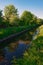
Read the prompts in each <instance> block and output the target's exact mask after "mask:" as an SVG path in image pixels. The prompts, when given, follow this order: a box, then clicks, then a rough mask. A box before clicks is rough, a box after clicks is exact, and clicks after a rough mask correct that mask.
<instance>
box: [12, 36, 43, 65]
mask: <svg viewBox="0 0 43 65" xmlns="http://www.w3.org/2000/svg"><path fill="white" fill-rule="evenodd" d="M38 41H39V42H38ZM38 44H39V45H40V49H39V45H38ZM14 64H15V65H43V37H38V38H37V39H36V40H34V41H33V42H32V44H31V46H30V48H28V50H27V51H25V53H24V56H23V58H19V59H15V58H14V60H13V61H12V65H14Z"/></svg>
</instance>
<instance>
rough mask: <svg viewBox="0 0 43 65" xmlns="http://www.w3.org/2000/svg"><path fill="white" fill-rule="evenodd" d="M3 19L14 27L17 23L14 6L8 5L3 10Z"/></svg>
mask: <svg viewBox="0 0 43 65" xmlns="http://www.w3.org/2000/svg"><path fill="white" fill-rule="evenodd" d="M4 14H5V19H6V21H7V22H9V24H11V25H14V23H15V24H16V23H18V19H19V17H18V13H17V9H16V8H15V6H14V5H8V6H6V7H5V9H4Z"/></svg>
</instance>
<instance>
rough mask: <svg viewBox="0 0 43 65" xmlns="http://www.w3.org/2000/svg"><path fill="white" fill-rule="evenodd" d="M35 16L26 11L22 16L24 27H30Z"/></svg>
mask: <svg viewBox="0 0 43 65" xmlns="http://www.w3.org/2000/svg"><path fill="white" fill-rule="evenodd" d="M33 16H34V15H33V14H32V13H31V12H29V11H24V12H23V14H22V15H21V20H22V21H23V23H24V25H29V24H30V22H32V19H33Z"/></svg>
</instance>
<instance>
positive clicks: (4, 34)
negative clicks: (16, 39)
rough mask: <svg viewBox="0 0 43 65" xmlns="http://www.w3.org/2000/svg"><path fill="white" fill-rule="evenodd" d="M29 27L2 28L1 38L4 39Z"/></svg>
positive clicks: (0, 30) (0, 31)
mask: <svg viewBox="0 0 43 65" xmlns="http://www.w3.org/2000/svg"><path fill="white" fill-rule="evenodd" d="M27 28H28V27H8V28H5V29H0V39H3V38H4V37H8V36H9V35H11V34H15V33H18V32H21V31H23V30H25V29H27Z"/></svg>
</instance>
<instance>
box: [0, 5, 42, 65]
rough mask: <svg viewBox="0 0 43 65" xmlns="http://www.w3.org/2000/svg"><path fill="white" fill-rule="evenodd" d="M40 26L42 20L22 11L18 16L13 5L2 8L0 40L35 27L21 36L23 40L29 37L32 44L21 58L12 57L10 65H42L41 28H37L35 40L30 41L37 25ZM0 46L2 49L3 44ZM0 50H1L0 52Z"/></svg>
mask: <svg viewBox="0 0 43 65" xmlns="http://www.w3.org/2000/svg"><path fill="white" fill-rule="evenodd" d="M42 24H43V19H40V18H37V17H36V16H35V15H34V14H32V13H31V12H29V11H24V12H23V14H22V15H21V16H19V14H18V10H17V9H16V8H15V6H13V5H8V6H6V7H5V8H4V16H3V14H2V10H0V40H1V39H3V38H6V37H8V36H9V35H12V34H15V33H18V32H21V31H24V30H26V29H29V28H33V26H36V27H35V28H34V30H32V29H31V31H29V32H27V33H25V34H23V35H22V36H21V37H22V39H23V40H24V38H26V37H25V36H27V38H28V37H29V40H31V41H32V44H31V46H30V47H29V48H28V49H27V50H26V51H25V53H24V54H23V58H20V59H16V58H15V57H14V60H12V61H11V62H12V63H13V64H12V65H43V26H41V27H39V28H38V29H39V30H40V32H39V34H38V35H37V38H36V39H35V40H32V35H33V33H34V32H35V31H36V29H37V25H42ZM26 40H27V39H26ZM1 45H2V47H3V46H4V43H3V44H1ZM1 45H0V47H1ZM6 46H7V43H6ZM2 50H3V49H1V50H0V51H2ZM2 52H3V51H2ZM0 55H1V53H0ZM2 55H3V54H2Z"/></svg>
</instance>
